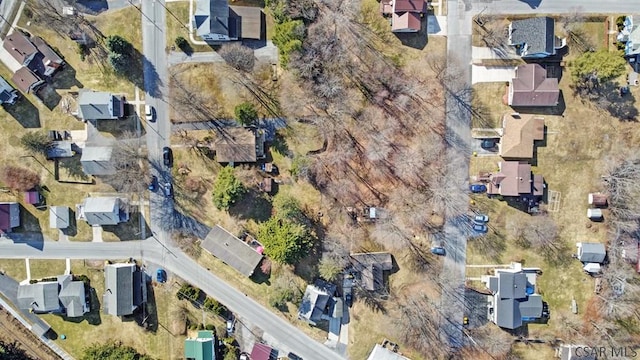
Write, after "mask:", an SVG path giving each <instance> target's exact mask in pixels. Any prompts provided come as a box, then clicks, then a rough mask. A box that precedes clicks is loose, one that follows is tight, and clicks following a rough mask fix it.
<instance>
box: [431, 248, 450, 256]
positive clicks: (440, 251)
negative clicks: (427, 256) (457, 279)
mask: <svg viewBox="0 0 640 360" xmlns="http://www.w3.org/2000/svg"><path fill="white" fill-rule="evenodd" d="M431 253H432V254H434V255H440V256H445V255H447V252H446V251H445V250H444V248H443V247H432V248H431Z"/></svg>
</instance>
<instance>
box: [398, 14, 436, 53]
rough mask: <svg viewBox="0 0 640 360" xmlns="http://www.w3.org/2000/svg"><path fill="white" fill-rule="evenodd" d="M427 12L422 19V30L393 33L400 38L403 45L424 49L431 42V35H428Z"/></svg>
mask: <svg viewBox="0 0 640 360" xmlns="http://www.w3.org/2000/svg"><path fill="white" fill-rule="evenodd" d="M427 25H428V24H427V14H424V16H423V17H422V18H421V19H420V31H418V32H414V33H397V32H394V33H393V34H394V35H395V36H396V37H397V38H398V40H400V42H401V43H402V45H404V46H408V47H410V48H414V49H417V50H422V49H424V48H425V46H427V43H429V36H428V35H427Z"/></svg>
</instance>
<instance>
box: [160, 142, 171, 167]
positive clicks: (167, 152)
mask: <svg viewBox="0 0 640 360" xmlns="http://www.w3.org/2000/svg"><path fill="white" fill-rule="evenodd" d="M162 158H163V160H164V165H165V166H168V167H171V166H173V152H172V151H171V148H170V147H168V146H165V147H164V148H162Z"/></svg>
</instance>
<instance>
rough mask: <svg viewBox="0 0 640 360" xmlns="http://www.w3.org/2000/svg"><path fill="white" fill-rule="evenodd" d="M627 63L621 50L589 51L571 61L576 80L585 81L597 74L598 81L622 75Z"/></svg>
mask: <svg viewBox="0 0 640 360" xmlns="http://www.w3.org/2000/svg"><path fill="white" fill-rule="evenodd" d="M626 65H627V62H626V61H625V59H624V58H623V57H622V54H621V53H620V52H619V51H608V50H606V49H603V50H599V51H596V52H590V51H588V52H585V53H584V54H582V55H580V56H579V57H578V58H577V59H575V60H574V61H573V62H572V63H571V76H572V77H573V80H574V81H576V82H583V81H585V79H587V78H588V77H590V76H591V75H595V76H596V77H597V79H598V81H600V82H604V81H608V80H612V79H614V78H616V77H618V76H620V75H622V74H623V73H624V71H625V67H626Z"/></svg>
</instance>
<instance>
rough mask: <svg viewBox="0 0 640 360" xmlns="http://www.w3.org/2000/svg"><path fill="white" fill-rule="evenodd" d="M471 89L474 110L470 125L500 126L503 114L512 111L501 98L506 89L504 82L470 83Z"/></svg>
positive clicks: (475, 126) (480, 126) (478, 126)
mask: <svg viewBox="0 0 640 360" xmlns="http://www.w3.org/2000/svg"><path fill="white" fill-rule="evenodd" d="M472 89H473V95H472V103H473V107H474V108H475V112H474V113H473V116H472V117H471V127H472V128H497V127H501V125H502V117H503V116H504V114H506V113H511V112H513V110H512V109H511V107H509V106H508V105H506V104H505V103H504V102H503V100H502V99H503V97H504V95H505V94H506V89H507V87H506V85H505V83H503V82H496V83H479V84H474V85H472Z"/></svg>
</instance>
